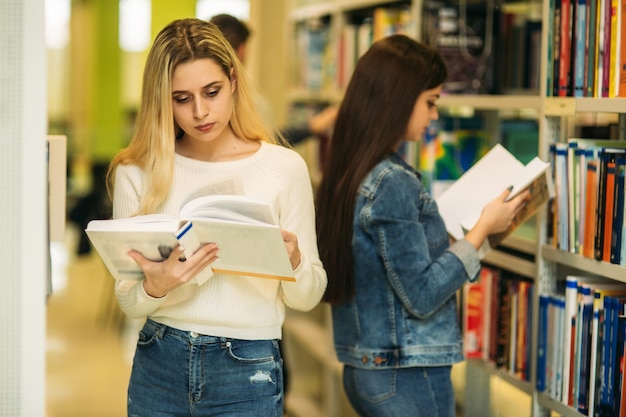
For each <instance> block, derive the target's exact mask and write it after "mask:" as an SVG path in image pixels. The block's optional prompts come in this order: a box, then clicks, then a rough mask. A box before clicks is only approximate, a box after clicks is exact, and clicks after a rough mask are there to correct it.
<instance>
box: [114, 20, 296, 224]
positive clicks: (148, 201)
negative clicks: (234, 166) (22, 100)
mask: <svg viewBox="0 0 626 417" xmlns="http://www.w3.org/2000/svg"><path fill="white" fill-rule="evenodd" d="M206 58H208V59H212V60H213V61H214V62H216V63H217V64H218V65H219V66H220V67H221V68H222V70H223V71H224V74H226V76H227V77H229V79H230V80H231V82H236V88H235V92H234V95H233V101H234V106H233V113H232V115H231V119H230V125H231V128H232V130H233V132H234V133H235V135H237V136H238V137H239V138H241V139H243V140H249V141H258V142H261V141H262V142H268V143H284V139H283V138H282V136H281V134H280V132H279V131H278V130H277V129H275V128H274V127H273V126H271V125H270V124H269V122H268V121H263V120H262V119H261V117H260V116H259V113H258V111H257V109H256V107H255V104H254V103H255V101H254V97H253V94H256V91H254V90H253V87H252V86H251V85H250V83H249V81H248V80H247V78H246V74H245V71H244V69H243V66H242V64H241V62H240V61H239V59H238V58H237V55H236V53H235V51H234V50H233V48H232V47H231V45H230V44H229V43H228V41H227V40H226V39H225V38H224V35H223V34H222V32H221V31H220V30H219V28H218V27H217V26H216V25H214V24H213V23H210V22H207V21H204V20H200V19H179V20H175V21H173V22H172V23H170V24H169V25H167V26H166V27H165V28H163V30H161V32H159V34H158V35H157V36H156V38H155V40H154V43H153V45H152V48H151V49H150V52H149V54H148V58H147V61H146V66H145V69H144V74H143V86H142V93H141V104H140V106H139V110H138V113H137V119H136V121H135V133H134V135H133V138H132V140H131V141H130V144H129V145H128V147H126V148H125V149H123V150H121V151H120V152H119V153H118V154H117V155H116V156H115V157H114V158H113V160H112V161H111V164H110V165H109V171H108V174H107V176H108V180H109V181H108V185H109V189H110V190H112V186H113V184H114V182H115V178H114V176H115V169H116V168H117V166H118V165H120V164H123V165H126V164H134V165H137V166H139V167H140V168H141V169H142V170H143V171H144V172H145V175H146V183H145V186H144V190H143V191H142V192H143V196H142V199H141V206H140V208H139V210H138V212H137V213H136V214H147V213H153V212H155V211H157V210H158V208H159V206H160V205H161V204H162V203H163V202H164V201H165V200H166V198H167V196H168V194H169V191H170V188H171V185H172V177H173V173H174V154H175V141H176V139H177V138H179V137H181V136H182V133H183V132H182V130H181V129H180V128H179V127H178V126H176V123H175V122H174V115H173V110H172V76H173V74H174V70H175V69H176V67H177V66H178V65H179V64H182V63H188V62H191V61H195V60H197V59H206Z"/></svg>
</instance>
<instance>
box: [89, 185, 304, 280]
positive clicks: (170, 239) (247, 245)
mask: <svg viewBox="0 0 626 417" xmlns="http://www.w3.org/2000/svg"><path fill="white" fill-rule="evenodd" d="M85 232H86V233H87V236H88V237H89V239H90V240H91V243H92V244H93V246H94V248H95V249H96V251H97V252H98V254H99V255H100V257H101V258H102V260H103V262H104V264H105V265H106V266H107V268H108V269H109V271H110V272H111V274H112V275H113V277H114V278H115V279H118V280H139V279H142V278H143V273H142V271H141V269H140V268H139V266H138V265H137V263H136V262H135V261H134V260H133V259H132V258H131V257H130V256H128V251H129V250H130V249H134V250H137V251H139V252H141V253H142V254H143V255H144V256H145V257H146V258H149V259H151V260H155V261H159V260H163V259H165V258H167V257H168V256H169V254H170V253H171V251H172V250H173V248H175V247H176V246H177V245H178V244H179V243H180V244H181V245H182V246H183V247H184V248H185V257H189V256H191V255H192V254H193V253H194V252H195V251H196V250H198V249H199V248H200V246H201V245H202V244H204V243H209V242H215V243H217V245H218V247H219V249H220V252H219V255H218V256H219V259H218V260H217V261H215V262H213V263H212V264H211V265H210V267H208V268H206V269H205V270H204V271H202V272H201V273H200V274H199V275H198V276H196V278H195V280H196V282H197V283H198V284H203V283H204V282H205V281H206V280H207V279H209V278H210V277H211V275H212V274H213V272H217V273H224V274H234V275H245V276H250V277H260V278H274V279H280V280H285V281H295V277H294V273H293V269H292V268H291V263H290V261H289V256H288V254H287V249H286V248H285V244H284V242H283V238H282V234H281V232H280V228H279V227H278V226H277V225H276V224H275V222H274V219H273V217H272V214H271V212H270V209H269V206H268V205H267V204H265V203H263V202H260V201H257V200H254V199H251V198H250V197H245V196H240V195H210V196H203V197H198V198H196V199H193V200H191V201H189V202H187V203H186V204H185V205H184V206H183V207H182V208H181V210H180V212H179V216H178V217H176V216H171V215H166V214H149V215H143V216H135V217H130V218H126V219H112V220H92V221H90V222H89V224H88V225H87V228H86V229H85Z"/></svg>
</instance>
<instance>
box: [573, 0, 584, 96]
mask: <svg viewBox="0 0 626 417" xmlns="http://www.w3.org/2000/svg"><path fill="white" fill-rule="evenodd" d="M575 7H576V13H575V14H576V20H574V22H575V23H574V22H573V24H575V25H576V28H575V39H574V42H575V44H573V45H572V48H573V52H574V71H573V72H574V97H584V96H585V92H584V90H583V85H584V80H585V77H586V74H585V61H586V60H587V56H585V42H586V40H587V31H586V26H587V10H586V8H587V5H586V0H577V1H576V3H575Z"/></svg>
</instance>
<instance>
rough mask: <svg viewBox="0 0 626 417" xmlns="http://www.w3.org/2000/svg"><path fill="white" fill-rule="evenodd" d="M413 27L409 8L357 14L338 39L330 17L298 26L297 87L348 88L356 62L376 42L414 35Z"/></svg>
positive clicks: (349, 21) (296, 43)
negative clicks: (389, 37)
mask: <svg viewBox="0 0 626 417" xmlns="http://www.w3.org/2000/svg"><path fill="white" fill-rule="evenodd" d="M413 25H414V22H413V20H412V19H411V17H410V9H409V6H406V5H401V6H389V7H375V8H373V9H367V10H364V11H361V12H360V13H357V12H355V13H354V14H353V15H352V16H351V18H349V19H348V21H347V22H346V24H345V25H344V26H343V27H342V29H341V33H340V34H339V36H338V39H336V38H335V34H334V32H333V22H332V21H331V17H330V16H326V17H323V18H316V19H310V20H307V21H304V22H302V23H300V24H298V25H297V26H296V29H295V45H296V47H295V51H294V52H295V66H294V85H295V86H296V87H300V88H305V89H308V90H311V91H319V90H333V89H343V88H345V87H346V86H347V84H348V82H349V81H350V77H351V75H352V72H353V71H354V65H355V64H356V61H357V60H358V59H359V58H360V57H361V55H363V54H364V53H365V52H366V51H367V50H368V49H369V47H370V46H371V45H372V43H373V42H375V41H377V40H379V39H382V38H383V37H385V36H388V35H391V34H394V33H404V34H407V35H410V36H412V35H413V33H414V32H415V29H414V27H413Z"/></svg>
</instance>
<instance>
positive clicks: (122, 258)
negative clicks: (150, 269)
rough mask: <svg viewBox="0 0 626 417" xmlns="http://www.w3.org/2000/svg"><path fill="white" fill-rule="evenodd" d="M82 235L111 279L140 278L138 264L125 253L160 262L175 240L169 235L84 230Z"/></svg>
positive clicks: (167, 254) (141, 274) (176, 242)
mask: <svg viewBox="0 0 626 417" xmlns="http://www.w3.org/2000/svg"><path fill="white" fill-rule="evenodd" d="M86 233H87V236H88V237H89V239H90V240H91V243H92V244H93V245H94V248H95V249H96V251H97V252H98V254H99V255H100V258H102V261H103V262H104V264H105V265H106V267H107V269H108V270H109V272H110V273H111V275H113V278H115V279H118V280H139V279H142V278H143V272H142V271H141V268H139V265H137V263H136V262H135V260H134V259H133V258H131V257H130V256H128V251H129V250H131V249H134V250H136V251H138V252H141V254H142V255H143V256H145V257H146V258H148V259H150V260H152V261H160V260H163V259H165V258H167V257H168V256H169V255H170V254H171V253H172V250H173V249H174V248H175V247H176V246H178V240H177V239H176V236H175V235H174V233H171V232H149V231H140V232H129V231H127V232H111V231H104V230H102V229H101V230H94V229H89V228H88V229H87V230H86Z"/></svg>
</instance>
